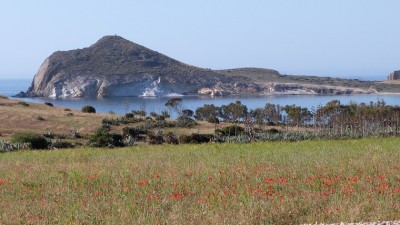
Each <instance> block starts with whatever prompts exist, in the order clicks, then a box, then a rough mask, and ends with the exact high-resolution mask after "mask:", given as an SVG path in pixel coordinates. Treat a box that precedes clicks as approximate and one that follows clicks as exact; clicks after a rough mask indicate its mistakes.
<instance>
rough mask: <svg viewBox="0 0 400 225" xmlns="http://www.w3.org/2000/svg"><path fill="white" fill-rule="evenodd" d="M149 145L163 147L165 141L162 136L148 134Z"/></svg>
mask: <svg viewBox="0 0 400 225" xmlns="http://www.w3.org/2000/svg"><path fill="white" fill-rule="evenodd" d="M147 143H149V144H151V145H161V144H162V143H164V139H163V136H162V135H158V134H154V133H148V134H147Z"/></svg>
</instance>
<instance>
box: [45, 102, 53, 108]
mask: <svg viewBox="0 0 400 225" xmlns="http://www.w3.org/2000/svg"><path fill="white" fill-rule="evenodd" d="M44 104H45V105H47V106H50V107H53V106H54V105H53V103H51V102H45V103H44Z"/></svg>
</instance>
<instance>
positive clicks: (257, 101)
mask: <svg viewBox="0 0 400 225" xmlns="http://www.w3.org/2000/svg"><path fill="white" fill-rule="evenodd" d="M31 82H32V80H27V79H18V80H17V79H0V95H3V96H7V97H9V98H12V96H13V95H16V94H18V93H19V92H20V91H26V90H27V89H28V87H29V86H30V84H31ZM172 97H174V96H170V97H113V98H70V99H52V98H23V99H20V100H22V101H26V102H34V103H44V102H51V103H52V104H53V105H55V106H59V107H64V108H70V109H77V110H80V109H81V108H82V107H83V106H85V105H91V106H93V107H94V108H95V109H96V111H97V112H100V113H115V114H120V115H123V114H125V113H128V112H131V111H132V110H144V111H146V112H147V113H148V114H149V113H150V112H156V113H161V112H162V111H164V110H167V111H168V108H167V107H166V106H165V103H166V102H167V101H168V99H170V98H172ZM180 98H182V100H183V101H182V103H183V108H185V109H191V110H193V111H195V110H196V109H197V108H198V107H201V106H203V105H204V104H214V105H216V106H221V105H227V104H229V103H232V102H235V101H241V102H242V104H244V105H246V106H247V107H248V109H255V108H258V107H264V106H265V104H266V103H272V104H279V105H282V106H284V105H293V104H295V105H298V106H302V107H307V108H308V109H313V108H314V109H316V108H317V107H318V106H324V105H325V104H326V103H328V102H330V101H332V100H339V101H340V102H341V103H342V104H348V103H350V102H354V103H357V104H359V103H367V104H369V103H370V102H377V101H378V100H383V101H385V102H386V104H388V105H400V94H362V95H329V96H325V95H324V96H320V95H270V96H240V95H231V96H214V97H212V96H181V97H180ZM170 114H171V115H172V117H175V116H176V115H175V114H174V113H173V112H170Z"/></svg>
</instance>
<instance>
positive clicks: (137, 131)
mask: <svg viewBox="0 0 400 225" xmlns="http://www.w3.org/2000/svg"><path fill="white" fill-rule="evenodd" d="M146 134H147V130H146V129H144V128H143V127H124V128H123V129H122V135H123V136H125V137H128V136H130V137H132V138H134V139H135V140H137V139H141V137H144V135H146Z"/></svg>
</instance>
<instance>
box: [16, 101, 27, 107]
mask: <svg viewBox="0 0 400 225" xmlns="http://www.w3.org/2000/svg"><path fill="white" fill-rule="evenodd" d="M18 104H20V105H22V106H25V107H29V104H28V103H26V102H18Z"/></svg>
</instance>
